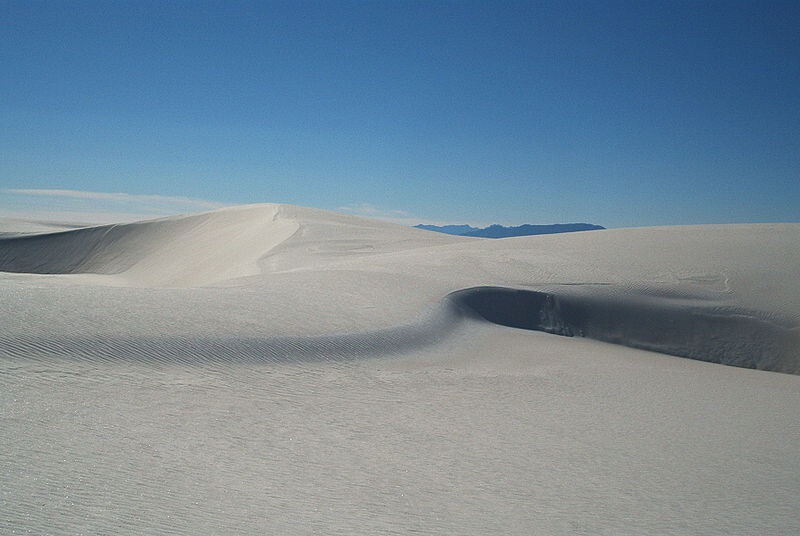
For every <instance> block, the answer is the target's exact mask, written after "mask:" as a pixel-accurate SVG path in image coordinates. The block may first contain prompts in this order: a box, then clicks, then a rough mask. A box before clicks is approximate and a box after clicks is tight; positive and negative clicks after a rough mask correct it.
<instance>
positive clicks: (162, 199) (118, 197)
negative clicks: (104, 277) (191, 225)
mask: <svg viewBox="0 0 800 536" xmlns="http://www.w3.org/2000/svg"><path fill="white" fill-rule="evenodd" d="M3 192H6V193H10V194H19V195H40V196H45V197H68V198H72V199H94V200H103V201H116V202H120V203H147V204H154V203H155V204H184V205H193V206H196V207H199V208H208V209H215V208H222V207H223V206H225V205H223V204H222V203H216V202H214V201H206V200H204V199H194V198H191V197H177V196H168V195H140V194H127V193H121V192H119V193H110V192H86V191H83V190H46V189H14V188H10V189H6V190H3Z"/></svg>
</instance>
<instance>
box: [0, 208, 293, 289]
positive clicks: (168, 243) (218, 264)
mask: <svg viewBox="0 0 800 536" xmlns="http://www.w3.org/2000/svg"><path fill="white" fill-rule="evenodd" d="M299 227H300V225H299V223H298V222H297V221H295V220H293V219H292V218H287V217H285V216H284V215H283V214H282V212H281V206H280V205H269V204H262V205H245V206H240V207H231V208H227V209H221V210H216V211H213V212H205V213H200V214H192V215H188V216H173V217H169V218H161V219H156V220H148V221H142V222H135V223H125V224H115V225H102V226H98V227H86V228H80V229H73V230H69V231H62V232H55V233H45V234H36V235H31V236H16V237H10V238H2V239H0V271H4V272H13V273H28V274H49V275H75V274H93V275H98V276H101V277H100V278H98V279H97V281H96V282H97V283H99V284H108V285H123V286H170V287H188V286H202V285H208V284H213V283H217V282H220V281H225V280H230V279H235V278H239V277H246V276H250V275H256V274H259V273H260V272H261V270H260V268H259V266H258V261H259V260H260V259H261V258H262V257H263V256H264V255H266V254H267V253H268V252H269V251H270V250H272V249H273V248H275V247H277V246H278V245H280V244H281V243H283V242H285V241H286V240H288V239H289V238H291V236H292V235H294V233H295V232H296V231H297V230H298V229H299ZM102 276H108V277H105V278H103V277H102Z"/></svg>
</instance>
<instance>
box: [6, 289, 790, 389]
mask: <svg viewBox="0 0 800 536" xmlns="http://www.w3.org/2000/svg"><path fill="white" fill-rule="evenodd" d="M476 320H477V321H486V322H491V323H494V324H498V325H501V326H506V327H512V328H519V329H527V330H535V331H542V332H546V333H551V334H556V335H562V336H568V337H585V338H589V339H594V340H598V341H603V342H607V343H613V344H619V345H622V346H627V347H631V348H636V349H641V350H648V351H653V352H658V353H663V354H668V355H672V356H678V357H685V358H690V359H695V360H699V361H705V362H711V363H719V364H723V365H730V366H736V367H743V368H750V369H757V370H764V371H773V372H782V373H789V374H800V359H799V358H798V356H800V351H799V350H800V330H798V328H797V327H796V326H793V325H792V324H791V323H789V322H788V321H783V320H780V319H776V318H775V317H774V316H770V315H766V314H763V313H759V312H756V311H745V310H741V309H735V308H730V307H720V306H715V305H713V304H712V305H710V304H708V303H707V302H704V301H702V300H698V301H697V303H694V304H691V305H687V304H686V303H685V302H683V301H678V300H676V301H671V300H670V299H667V298H664V297H663V296H662V297H657V298H653V297H652V296H642V295H636V294H635V293H630V292H629V293H627V294H626V293H616V294H615V293H612V292H607V293H605V294H601V293H596V292H595V293H594V294H591V293H586V294H579V295H578V294H569V293H567V292H564V293H559V292H557V291H556V292H554V291H534V290H520V289H514V288H506V287H473V288H468V289H463V290H459V291H456V292H453V293H451V294H449V295H447V296H446V297H445V298H444V299H443V300H442V302H441V303H440V305H439V306H438V307H436V308H434V309H433V310H431V311H429V312H428V313H427V314H424V315H422V316H421V317H420V318H419V319H418V320H417V321H415V322H413V323H410V324H408V325H404V326H398V327H393V328H388V329H382V330H376V331H371V332H362V333H347V334H336V335H326V336H316V337H241V336H236V335H235V334H233V335H231V336H226V337H206V338H201V337H191V338H189V337H179V336H178V337H167V336H165V337H136V336H122V337H101V336H97V337H92V338H80V337H47V338H20V337H8V336H3V335H0V357H6V358H22V357H31V356H36V357H47V358H64V359H77V360H91V361H115V360H120V359H122V360H132V361H143V362H154V363H180V364H204V363H218V362H230V363H235V362H241V363H281V362H295V361H308V360H319V361H323V360H331V361H339V360H348V359H358V358H368V357H378V356H386V355H395V354H403V353H406V352H411V351H415V350H418V349H421V348H424V347H427V346H431V345H435V344H437V343H439V342H442V341H443V340H445V339H446V338H448V337H449V336H451V335H452V333H453V332H454V331H455V330H456V329H457V328H458V327H461V326H463V323H464V322H468V321H476Z"/></svg>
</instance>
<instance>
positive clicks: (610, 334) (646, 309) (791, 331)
mask: <svg viewBox="0 0 800 536" xmlns="http://www.w3.org/2000/svg"><path fill="white" fill-rule="evenodd" d="M449 299H450V300H451V302H452V304H453V305H454V306H455V307H457V308H458V309H459V310H460V311H461V312H462V314H466V315H467V316H472V317H477V318H481V319H483V320H486V321H489V322H493V323H495V324H499V325H503V326H508V327H513V328H519V329H529V330H536V331H543V332H546V333H553V334H557V335H563V336H568V337H586V338H590V339H595V340H599V341H604V342H609V343H614V344H620V345H624V346H629V347H632V348H638V349H642V350H650V351H654V352H660V353H664V354H669V355H674V356H679V357H686V358H691V359H697V360H700V361H707V362H712V363H720V364H724V365H732V366H737V367H744V368H751V369H759V370H769V371H775V372H785V373H790V374H798V373H800V366H799V365H800V337H798V328H797V327H796V326H793V325H792V324H791V323H790V322H788V321H783V320H779V319H776V318H774V317H771V316H769V315H765V314H763V313H759V312H757V311H747V310H743V309H738V308H733V307H722V306H715V305H709V304H707V303H704V302H702V301H699V302H697V303H695V304H688V303H686V301H685V300H683V301H682V300H670V299H668V298H667V297H656V298H653V297H652V296H641V295H635V294H630V293H617V294H615V293H614V292H613V290H612V291H605V292H603V293H596V292H595V293H593V294H590V293H587V294H585V295H581V294H575V293H570V294H567V293H564V294H556V293H553V292H540V291H533V290H519V289H511V288H504V287H475V288H469V289H465V290H460V291H457V292H454V293H452V294H451V295H450V296H449Z"/></svg>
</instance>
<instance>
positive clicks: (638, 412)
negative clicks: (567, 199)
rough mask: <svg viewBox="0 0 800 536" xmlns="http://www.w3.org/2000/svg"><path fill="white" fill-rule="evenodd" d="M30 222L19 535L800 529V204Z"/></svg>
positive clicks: (16, 415)
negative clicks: (532, 233) (415, 222)
mask: <svg viewBox="0 0 800 536" xmlns="http://www.w3.org/2000/svg"><path fill="white" fill-rule="evenodd" d="M21 228H23V227H19V226H18V227H17V229H21ZM27 229H28V231H29V232H26V233H19V232H16V234H13V235H12V234H5V235H0V296H2V298H1V299H2V305H3V307H2V308H0V326H2V331H0V408H1V409H0V411H2V413H0V419H1V420H0V422H2V429H3V434H2V437H0V475H2V477H1V478H2V482H0V484H2V485H0V532H3V533H13V532H14V531H16V532H23V533H24V532H34V533H37V532H38V533H48V534H73V533H80V532H84V533H120V532H122V533H136V534H141V533H146V534H198V533H199V534H212V533H251V534H256V533H263V532H264V530H267V531H268V532H275V533H287V534H322V533H325V534H354V533H361V534H375V533H410V532H420V533H425V534H453V533H459V534H486V533H491V532H495V533H497V532H501V533H507V534H538V533H541V534H754V533H758V534H787V533H796V532H798V531H800V524H799V523H798V520H797V516H796V512H797V506H798V504H797V497H798V496H799V495H800V485H799V484H798V482H800V481H799V480H798V475H800V462H799V461H798V457H797V456H796V445H798V444H800V427H799V426H798V421H797V417H796V416H797V412H798V410H800V376H797V375H796V374H797V372H798V356H799V355H800V345H799V344H798V325H800V289H799V288H798V284H797V276H798V266H800V225H795V224H786V225H744V226H699V227H674V228H650V229H620V230H607V231H591V232H586V233H575V234H569V235H552V236H541V237H521V238H512V239H501V240H492V241H490V240H482V239H475V238H464V237H455V236H447V235H441V234H436V233H431V232H426V231H422V230H417V229H411V228H406V227H403V226H399V225H394V224H389V223H384V222H378V221H373V220H366V219H361V218H356V217H351V216H345V215H340V214H333V213H329V212H325V211H319V210H314V209H307V208H301V207H293V206H287V205H252V206H244V207H234V208H230V209H224V210H221V211H215V212H211V213H205V214H196V215H189V216H176V217H172V218H165V219H161V220H153V221H147V222H139V223H133V224H120V225H115V226H101V227H89V228H81V229H73V230H66V231H63V232H52V233H46V232H45V233H33V232H30V231H31V230H35V229H40V228H39V227H36V226H31V227H29V228H27ZM45 230H46V229H45ZM1 231H2V229H0V232H1ZM687 358H688V359H687ZM720 363H721V364H727V365H735V366H723V365H721V364H720ZM751 369H761V370H751ZM775 371H777V372H788V373H791V374H778V373H776V372H775Z"/></svg>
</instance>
